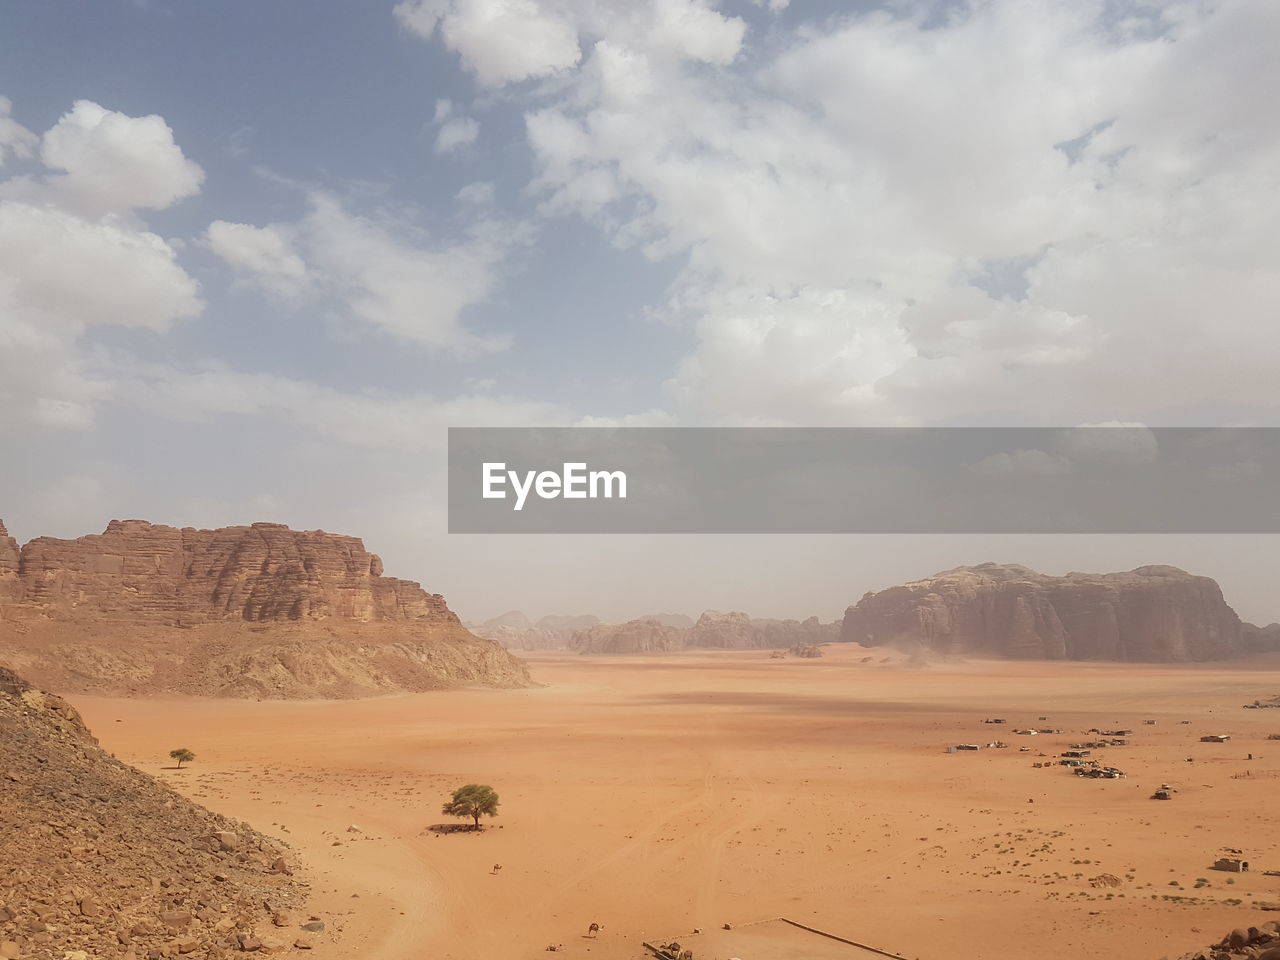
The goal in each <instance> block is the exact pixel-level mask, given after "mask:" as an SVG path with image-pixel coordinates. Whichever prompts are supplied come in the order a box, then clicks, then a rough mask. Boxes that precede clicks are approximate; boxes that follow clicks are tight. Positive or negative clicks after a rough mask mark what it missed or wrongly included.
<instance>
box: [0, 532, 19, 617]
mask: <svg viewBox="0 0 1280 960" xmlns="http://www.w3.org/2000/svg"><path fill="white" fill-rule="evenodd" d="M21 559H22V554H21V551H20V550H19V549H18V541H17V540H15V539H13V537H11V536H9V531H8V530H6V529H5V527H4V521H3V520H0V603H4V602H5V601H6V600H10V601H12V600H16V599H17V598H18V597H19V596H20V595H21V593H22V584H21V583H20V582H19V580H18V565H19V562H20V561H21Z"/></svg>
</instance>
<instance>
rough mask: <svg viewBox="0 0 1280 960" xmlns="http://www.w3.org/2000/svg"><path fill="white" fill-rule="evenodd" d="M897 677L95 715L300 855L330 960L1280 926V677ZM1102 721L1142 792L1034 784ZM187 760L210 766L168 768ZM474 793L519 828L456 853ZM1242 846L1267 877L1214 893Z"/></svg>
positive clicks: (126, 704)
mask: <svg viewBox="0 0 1280 960" xmlns="http://www.w3.org/2000/svg"><path fill="white" fill-rule="evenodd" d="M886 657H887V655H884V654H882V653H880V652H878V651H868V650H865V649H862V648H858V647H852V646H849V647H845V646H836V647H828V648H827V653H826V656H824V657H823V658H821V659H818V660H812V661H800V660H794V659H792V660H774V659H770V658H769V657H768V654H767V653H762V652H759V651H751V652H726V653H712V654H707V653H701V654H696V653H686V654H680V655H673V656H663V657H643V658H640V657H631V658H626V657H602V658H587V657H580V656H573V655H568V654H565V655H555V654H543V655H531V656H530V658H529V659H530V661H531V665H532V668H533V673H534V677H535V679H536V680H537V681H539V682H540V683H541V684H542V686H539V687H536V688H532V689H525V690H503V691H487V690H460V691H450V692H442V693H430V694H422V695H413V696H397V697H387V698H380V699H372V700H359V701H341V702H246V701H233V700H207V699H203V700H202V699H181V700H176V699H167V700H155V699H137V700H122V699H103V698H89V697H77V698H74V701H75V703H76V705H77V706H78V707H79V708H80V709H81V710H82V711H83V713H84V714H85V718H86V720H87V721H88V722H89V724H90V727H91V729H93V731H94V732H95V733H96V734H97V735H98V737H99V739H100V740H101V741H102V743H103V745H104V746H105V747H106V748H107V749H109V750H111V751H112V752H114V753H115V754H116V755H117V756H119V757H120V758H122V759H124V760H127V761H128V762H130V763H133V764H136V765H137V766H139V767H141V768H142V769H144V770H146V771H148V772H151V773H154V774H156V775H158V776H161V777H163V778H164V779H165V780H167V781H168V782H170V783H172V784H173V785H175V786H176V787H177V788H178V789H179V790H181V791H182V792H184V793H185V794H187V795H189V796H191V797H193V798H194V799H197V800H199V801H201V802H203V803H205V804H206V805H207V806H209V807H211V808H213V809H215V810H218V811H220V812H223V813H226V814H229V815H231V816H235V817H239V818H242V819H244V820H247V821H248V822H250V823H252V824H253V825H254V826H256V827H258V828H259V829H261V830H263V831H264V832H266V833H268V834H271V835H274V836H279V837H281V838H282V839H284V840H286V841H287V842H289V843H290V844H291V845H292V846H293V847H294V848H295V849H296V850H297V851H298V852H299V854H300V855H301V857H302V858H303V860H304V861H305V862H306V863H307V864H308V865H309V867H308V872H307V875H306V879H308V881H309V882H310V883H311V884H312V887H313V891H314V900H313V904H312V908H313V910H314V912H315V913H316V914H317V915H318V916H321V917H322V918H323V919H324V920H325V921H326V923H327V925H328V929H327V930H326V932H325V933H324V934H323V935H322V936H321V938H320V941H319V942H318V944H317V948H316V949H315V950H314V951H312V952H311V955H312V956H314V957H316V958H317V960H326V958H339V957H341V958H353V957H359V958H362V960H402V958H405V957H412V956H422V957H434V958H452V960H530V958H534V957H545V956H549V955H550V954H548V953H547V952H546V947H547V946H548V945H551V944H555V945H563V946H562V947H561V949H560V951H558V952H557V953H555V954H554V955H555V956H557V957H560V956H564V957H592V958H595V960H638V958H641V957H645V956H647V955H648V954H647V953H646V952H645V951H644V950H643V949H642V948H641V946H640V944H641V941H642V940H655V939H669V938H678V937H679V936H680V935H682V934H685V933H688V932H689V931H691V930H692V929H693V928H695V927H699V928H702V929H703V930H707V931H710V930H713V929H719V928H721V926H722V924H724V923H730V924H743V923H746V922H750V921H756V920H762V919H765V918H770V917H778V916H785V917H788V918H791V919H793V920H796V921H799V922H801V923H805V924H810V925H813V926H815V927H820V928H822V929H824V930H829V931H832V932H834V933H837V934H839V935H841V936H844V937H848V938H851V939H854V940H858V941H861V942H864V943H867V944H871V945H873V946H875V947H878V948H881V949H883V950H887V951H890V952H894V953H898V954H901V955H903V956H905V957H908V958H920V960H944V958H945V960H955V958H962V960H1026V958H1028V957H1032V956H1034V957H1037V958H1041V960H1059V958H1061V960H1066V958H1072V960H1077V958H1084V957H1103V956H1107V957H1110V956H1124V957H1133V958H1151V960H1157V958H1160V957H1162V956H1164V955H1166V954H1168V955H1177V954H1179V953H1182V952H1184V951H1188V950H1191V949H1195V948H1199V947H1202V946H1204V945H1206V944H1207V943H1209V942H1211V941H1214V940H1216V939H1217V938H1218V937H1220V936H1221V935H1222V934H1223V933H1225V932H1226V931H1227V930H1229V929H1231V928H1233V927H1237V926H1242V925H1245V926H1247V925H1249V924H1261V923H1263V922H1265V921H1266V920H1270V919H1276V918H1280V914H1278V913H1274V912H1264V911H1263V910H1262V909H1261V908H1260V904H1262V903H1264V902H1275V901H1280V877H1268V876H1265V875H1264V874H1263V873H1262V870H1263V869H1276V870H1280V741H1268V740H1267V739H1266V735H1267V734H1268V733H1273V732H1274V733H1280V710H1244V709H1241V705H1242V704H1243V703H1246V702H1251V701H1253V700H1254V699H1255V698H1259V697H1262V698H1265V697H1269V696H1274V695H1275V694H1276V693H1280V657H1270V658H1257V659H1253V660H1248V661H1236V662H1232V663H1230V664H1227V665H1221V664H1219V665H1213V666H1206V665H1168V666H1164V665H1161V666H1153V665H1127V664H1097V663H1066V664H1062V663H1057V664H1049V663H1028V662H985V661H984V662H967V663H949V664H944V665H939V666H931V667H924V668H913V667H909V666H906V665H904V664H903V663H902V662H900V660H898V659H894V658H891V657H889V658H887V659H888V662H881V661H882V659H886ZM995 717H1000V718H1004V719H1007V720H1008V723H1007V724H1006V725H991V724H984V723H983V722H982V721H983V720H984V719H986V718H995ZM1041 717H1047V718H1048V719H1047V720H1040V719H1039V718H1041ZM1146 720H1155V721H1156V723H1155V724H1146V723H1144V721H1146ZM1184 720H1188V721H1190V723H1183V722H1182V721H1184ZM1023 726H1051V727H1055V728H1060V729H1061V730H1062V733H1061V734H1050V735H1039V736H1019V735H1016V734H1015V733H1014V729H1015V728H1019V727H1023ZM1094 727H1098V728H1101V729H1110V728H1130V729H1132V730H1133V731H1134V733H1133V736H1132V737H1131V738H1130V745H1129V746H1125V747H1113V748H1109V749H1108V750H1107V751H1105V752H1103V751H1099V752H1095V756H1101V758H1102V759H1103V761H1104V762H1105V763H1108V764H1111V765H1114V766H1117V767H1119V768H1121V769H1123V770H1125V771H1126V772H1127V774H1128V776H1127V778H1125V779H1121V780H1088V779H1083V778H1078V777H1076V776H1074V775H1073V774H1072V773H1071V772H1070V771H1069V770H1068V769H1067V768H1065V767H1061V766H1058V765H1056V764H1054V765H1052V766H1049V767H1041V768H1037V767H1035V766H1034V764H1035V763H1037V762H1039V763H1044V762H1045V761H1046V760H1049V759H1051V758H1056V755H1057V754H1059V753H1060V752H1061V751H1062V750H1064V749H1067V747H1068V744H1069V743H1071V742H1075V741H1079V740H1082V739H1090V736H1089V735H1088V734H1087V733H1086V731H1088V730H1089V729H1090V728H1094ZM1209 733H1227V734H1230V735H1231V736H1232V739H1231V741H1230V742H1228V743H1225V744H1206V743H1200V742H1199V737H1200V736H1202V735H1204V734H1209ZM997 739H999V740H1003V741H1005V742H1007V743H1008V744H1009V746H1008V747H1007V748H1005V749H983V750H980V751H977V752H964V753H957V754H947V753H946V752H945V748H946V747H947V746H948V745H951V744H957V743H987V742H990V741H993V740H997ZM178 746H186V747H188V748H190V749H191V750H193V751H195V753H196V754H197V760H196V761H195V763H194V764H192V765H191V766H190V767H188V768H185V769H183V770H181V771H175V770H171V769H167V767H168V766H169V764H170V761H168V760H167V753H168V751H169V750H170V749H173V748H175V747H178ZM1020 747H1028V748H1029V750H1028V751H1027V752H1022V751H1020V749H1019V748H1020ZM1040 753H1043V754H1045V755H1046V756H1044V757H1041V756H1039V754H1040ZM1248 754H1253V757H1254V759H1253V760H1248V759H1246V757H1247V756H1248ZM1188 757H1191V758H1193V760H1192V761H1191V762H1188V760H1187V758H1188ZM469 782H481V783H488V784H492V785H493V787H494V788H495V789H496V790H497V791H498V793H499V794H500V796H501V799H502V806H501V813H500V816H499V817H497V818H495V819H493V820H489V821H486V828H485V830H484V831H483V832H482V833H480V834H467V833H453V834H444V835H442V834H440V833H437V832H433V831H432V830H431V829H429V828H430V827H431V826H432V825H435V824H439V823H441V822H442V821H443V820H445V819H446V818H444V817H442V816H441V814H440V812H439V810H440V805H441V803H442V802H443V800H444V799H445V798H446V797H447V795H448V793H449V792H450V791H451V790H452V789H453V788H454V787H456V786H460V785H462V784H464V783H469ZM1165 782H1167V783H1169V784H1171V785H1172V786H1174V787H1175V788H1176V790H1177V793H1176V794H1175V795H1174V799H1173V800H1170V801H1168V802H1161V801H1155V800H1151V799H1149V797H1150V795H1151V793H1152V791H1153V790H1154V789H1155V788H1157V787H1159V786H1160V784H1161V783H1165ZM352 826H354V827H356V828H358V830H359V832H348V827H352ZM1228 847H1229V848H1238V849H1240V850H1242V851H1244V852H1245V855H1246V857H1247V858H1248V859H1249V860H1250V861H1251V863H1252V865H1253V870H1252V871H1251V872H1250V873H1246V874H1239V875H1232V874H1227V873H1224V872H1220V871H1215V870H1213V869H1211V867H1212V864H1213V861H1214V859H1215V858H1216V857H1217V856H1220V855H1221V851H1222V849H1223V848H1228ZM495 863H500V864H501V865H502V869H501V870H500V871H498V872H496V873H495V872H494V871H493V865H494V864H495ZM1103 874H1110V875H1112V876H1114V877H1116V878H1118V879H1119V881H1120V884H1119V886H1115V887H1095V886H1092V885H1091V884H1090V882H1089V881H1090V879H1091V878H1095V877H1098V876H1100V875H1103ZM1198 883H1199V884H1200V885H1199V886H1197V884H1198ZM1179 898H1181V899H1179ZM592 921H595V922H598V923H601V924H602V925H603V930H602V931H601V932H600V934H599V935H598V936H597V937H594V938H589V937H586V936H584V935H585V934H586V931H587V926H588V924H589V923H591V922H592ZM787 955H788V956H790V955H791V954H787ZM698 960H707V958H706V957H704V956H702V955H699V957H698ZM720 960H723V958H720ZM744 960H751V958H744Z"/></svg>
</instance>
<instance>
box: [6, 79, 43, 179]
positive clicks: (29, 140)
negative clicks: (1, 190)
mask: <svg viewBox="0 0 1280 960" xmlns="http://www.w3.org/2000/svg"><path fill="white" fill-rule="evenodd" d="M12 112H13V103H12V102H11V101H10V100H9V98H8V97H3V96H0V166H4V163H5V160H6V158H7V157H8V156H9V155H10V154H12V155H13V156H15V157H24V158H25V157H30V156H31V155H32V154H33V153H35V148H36V145H37V144H38V143H39V142H40V138H39V137H37V136H36V135H35V134H34V133H32V132H31V131H30V130H28V129H27V128H26V127H24V126H23V125H22V124H20V123H18V122H17V121H16V120H14V119H13V118H12V117H11V116H10V114H11V113H12Z"/></svg>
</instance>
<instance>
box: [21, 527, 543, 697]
mask: <svg viewBox="0 0 1280 960" xmlns="http://www.w3.org/2000/svg"><path fill="white" fill-rule="evenodd" d="M0 530H3V527H0ZM16 547H17V545H16V543H15V542H14V541H13V540H12V538H9V537H8V536H7V534H4V535H2V536H0V662H8V663H9V664H14V665H18V666H21V667H22V669H23V671H24V672H25V673H26V674H27V675H28V676H30V677H32V678H33V679H34V680H36V681H38V682H40V683H42V684H43V685H45V686H52V687H55V688H57V689H60V690H67V691H80V692H90V691H91V692H102V693H108V692H175V693H194V694H203V695H213V696H257V697H308V696H325V697H332V696H344V697H349V696H362V695H368V694H373V693H387V692H395V691H400V690H426V689H435V688H439V687H446V686H457V685H459V684H482V685H497V686H518V685H524V684H527V683H528V682H529V680H528V672H527V669H526V668H525V666H524V665H523V664H522V663H521V662H520V661H518V660H516V659H515V658H514V657H512V656H511V655H510V654H508V653H507V652H506V651H504V650H503V649H502V648H501V647H499V646H498V645H497V644H496V643H494V642H493V641H490V640H484V639H481V638H479V637H476V636H474V635H473V634H471V633H470V632H468V631H467V630H466V628H464V627H463V626H462V623H461V622H460V621H459V620H458V618H457V616H456V615H454V613H453V612H452V611H451V610H450V609H449V608H448V606H447V605H446V604H445V601H444V598H443V597H441V596H439V595H438V594H432V593H427V592H426V591H425V590H423V589H422V587H421V586H420V585H419V584H417V583H415V582H414V581H412V580H399V579H396V578H393V577H386V576H383V572H382V561H381V560H380V559H379V558H378V557H377V556H375V555H374V554H371V553H369V552H367V551H366V550H365V548H364V544H363V543H362V542H361V541H360V540H359V539H357V538H356V537H348V536H340V535H338V534H332V533H326V532H324V531H322V530H308V531H299V530H291V529H289V528H288V527H286V526H284V525H283V524H278V523H255V524H253V525H251V526H247V527H224V528H222V529H218V530H196V529H193V528H190V527H185V528H182V529H179V528H177V527H169V526H163V525H160V524H152V523H148V522H146V521H143V520H123V521H121V520H113V521H112V522H111V523H110V524H109V525H108V526H107V529H106V531H105V532H104V533H102V534H100V535H95V536H85V537H80V538H78V539H76V540H59V539H55V538H52V537H40V538H37V539H35V540H32V541H31V542H30V543H28V544H27V545H26V546H24V547H22V548H21V550H19V551H17V560H16V567H15V562H14V551H15V549H16Z"/></svg>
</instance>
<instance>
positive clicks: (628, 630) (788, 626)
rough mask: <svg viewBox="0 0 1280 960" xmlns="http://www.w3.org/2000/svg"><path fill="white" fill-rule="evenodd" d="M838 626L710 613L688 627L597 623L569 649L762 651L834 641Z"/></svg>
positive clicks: (641, 622) (637, 622)
mask: <svg viewBox="0 0 1280 960" xmlns="http://www.w3.org/2000/svg"><path fill="white" fill-rule="evenodd" d="M838 635H839V626H838V625H837V624H834V623H827V624H824V623H820V622H819V621H818V618H817V617H810V618H809V619H808V620H803V621H801V620H753V619H751V618H750V617H748V616H747V615H746V614H745V613H740V612H731V613H720V612H718V611H715V610H708V611H706V612H705V613H703V614H702V616H700V617H699V618H698V620H697V622H696V623H694V624H693V625H692V626H689V627H673V626H668V625H666V624H663V623H660V622H659V621H657V620H630V621H628V622H627V623H623V624H616V625H615V624H599V625H597V626H595V627H592V628H591V629H590V630H584V631H579V632H578V633H576V634H575V635H574V637H573V638H572V640H571V641H570V646H571V647H572V648H573V649H575V650H578V651H579V652H581V653H663V652H669V651H672V650H685V649H701V650H764V649H772V648H786V647H793V646H799V645H814V644H819V643H825V642H827V641H830V640H835V639H837V638H838Z"/></svg>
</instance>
